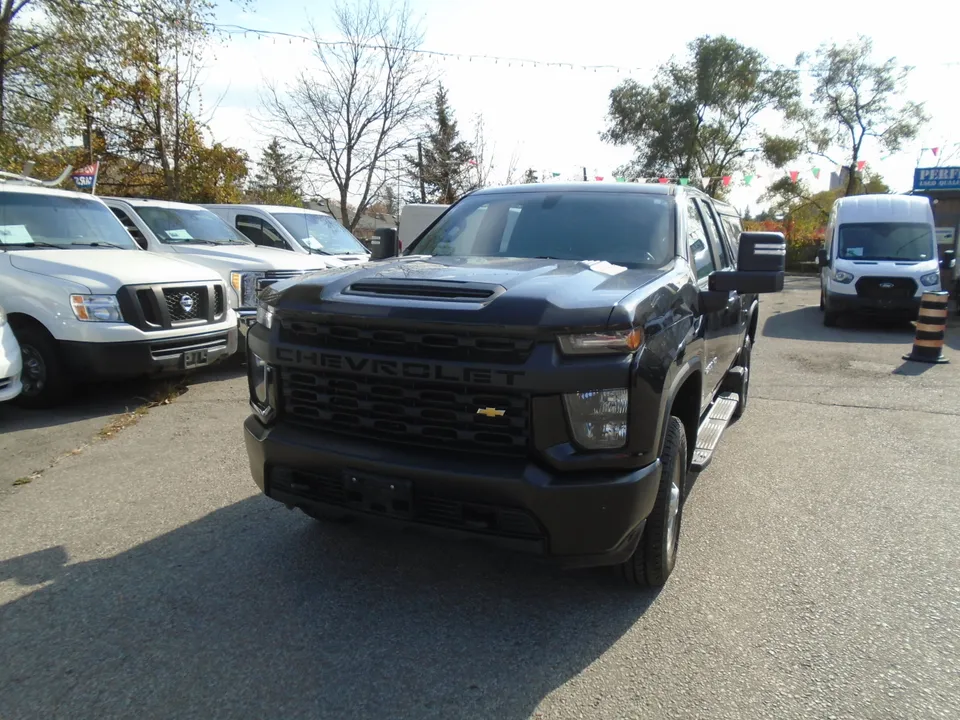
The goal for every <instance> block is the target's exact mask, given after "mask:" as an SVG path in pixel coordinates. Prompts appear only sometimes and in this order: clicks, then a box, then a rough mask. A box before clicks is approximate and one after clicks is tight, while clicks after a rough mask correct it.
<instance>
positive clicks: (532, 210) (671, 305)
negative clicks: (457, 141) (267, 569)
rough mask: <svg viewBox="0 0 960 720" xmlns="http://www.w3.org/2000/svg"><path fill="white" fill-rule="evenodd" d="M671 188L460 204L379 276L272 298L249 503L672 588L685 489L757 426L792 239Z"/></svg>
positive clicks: (694, 193) (376, 272)
mask: <svg viewBox="0 0 960 720" xmlns="http://www.w3.org/2000/svg"><path fill="white" fill-rule="evenodd" d="M730 215H733V216H735V211H734V210H733V209H732V208H731V207H729V206H724V205H723V204H722V203H717V202H715V201H713V200H712V199H711V198H709V197H708V196H707V195H705V194H703V193H702V192H700V191H698V190H694V189H692V188H687V187H669V186H660V185H656V186H655V185H612V184H611V185H603V184H599V183H598V184H596V185H586V184H571V185H560V184H550V185H533V184H531V185H522V186H515V187H502V188H490V189H484V190H480V191H477V192H474V193H471V194H469V195H467V196H466V197H465V198H463V199H461V200H460V201H458V202H457V203H456V204H455V205H453V206H451V207H450V208H449V209H448V210H447V211H446V212H445V213H444V214H443V216H442V217H440V218H439V219H438V220H436V221H435V222H434V223H433V224H432V225H430V226H429V227H428V229H426V231H425V232H422V233H421V234H420V235H419V236H418V237H416V238H415V239H414V241H413V242H412V243H411V244H410V245H409V246H407V247H405V248H404V250H403V253H402V255H400V256H399V257H395V258H392V259H387V260H383V261H381V262H378V263H375V264H374V265H372V266H369V267H362V268H338V269H330V270H326V271H323V272H320V273H317V274H314V275H312V276H310V277H308V278H303V279H301V280H300V281H288V282H283V283H278V284H276V285H274V286H272V287H270V288H267V289H266V290H265V291H264V292H263V293H262V294H261V296H260V307H259V314H258V316H257V322H256V324H255V325H254V326H253V328H251V331H250V335H249V348H248V364H249V370H250V373H249V390H250V402H251V409H252V414H251V415H250V417H249V418H248V419H247V420H246V422H245V424H244V428H245V430H244V436H245V441H246V446H247V452H248V455H249V458H250V465H251V470H252V474H253V477H254V480H255V482H256V483H257V485H258V486H259V487H260V488H261V490H262V491H263V492H264V493H265V494H266V495H267V496H268V497H270V498H273V499H275V500H277V501H278V502H281V503H284V504H285V505H287V506H288V507H297V508H300V509H302V510H303V511H304V512H306V513H307V514H309V515H311V516H312V517H316V518H318V519H323V520H329V519H340V518H343V517H350V516H354V515H360V516H364V517H367V518H379V519H382V520H384V521H387V522H394V523H399V524H413V525H417V526H418V527H421V528H424V529H427V530H431V531H437V532H446V533H449V534H454V535H459V536H466V537H473V538H480V539H484V540H488V541H490V542H494V543H497V544H500V545H503V546H506V547H510V548H513V549H517V550H524V551H529V552H533V553H537V554H540V555H543V556H546V557H550V558H553V559H555V560H557V561H558V562H560V563H562V564H564V565H567V566H573V567H584V566H593V565H610V566H615V567H616V568H618V569H619V571H620V573H621V575H622V576H623V577H624V578H625V579H626V580H627V581H628V582H630V583H632V584H635V585H652V586H659V585H662V584H663V583H664V582H666V579H667V577H668V576H669V575H670V573H671V572H672V571H673V568H674V565H675V562H676V557H677V547H678V543H679V538H680V534H679V533H680V520H681V517H682V506H683V503H682V498H683V497H684V487H685V482H686V477H687V473H688V471H689V470H691V469H692V470H701V469H703V468H705V467H706V466H707V465H708V463H709V462H710V460H711V458H712V457H713V454H714V452H715V450H716V448H717V446H718V444H719V442H720V439H721V437H722V435H723V432H724V430H725V428H726V427H727V425H728V423H729V422H731V421H732V420H734V419H735V418H737V417H739V416H740V414H741V413H742V412H743V411H744V410H745V408H746V405H747V397H748V391H749V380H750V368H751V362H752V360H751V350H752V348H753V344H754V342H755V341H756V339H757V332H756V330H757V318H758V312H759V298H758V296H759V294H761V293H767V292H777V291H779V290H781V289H782V287H783V269H784V260H785V254H786V246H785V242H784V239H783V236H782V235H780V234H778V233H739V235H738V236H737V237H733V234H734V232H735V231H736V229H737V228H738V227H739V219H738V218H737V219H736V222H734V221H732V220H731V218H730Z"/></svg>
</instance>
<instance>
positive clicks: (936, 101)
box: [204, 0, 960, 211]
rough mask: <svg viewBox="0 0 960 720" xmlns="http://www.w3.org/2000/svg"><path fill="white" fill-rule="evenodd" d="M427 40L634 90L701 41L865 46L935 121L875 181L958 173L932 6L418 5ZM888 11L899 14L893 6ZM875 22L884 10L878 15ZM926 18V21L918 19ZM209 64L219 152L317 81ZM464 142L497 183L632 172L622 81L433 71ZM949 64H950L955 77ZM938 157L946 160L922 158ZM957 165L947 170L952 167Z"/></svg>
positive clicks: (304, 25) (277, 50) (267, 26)
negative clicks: (486, 153)
mask: <svg viewBox="0 0 960 720" xmlns="http://www.w3.org/2000/svg"><path fill="white" fill-rule="evenodd" d="M412 7H413V8H414V12H415V14H416V15H417V16H418V17H420V18H421V20H422V23H423V28H424V31H425V36H426V39H425V42H424V48H425V49H430V50H437V51H443V52H449V53H462V54H463V55H470V54H475V55H488V56H501V57H522V58H529V59H531V60H536V61H541V62H561V63H570V64H573V65H574V66H577V65H581V66H582V65H601V64H605V65H615V66H620V67H624V68H639V69H636V70H633V71H632V72H630V73H629V75H630V76H632V77H634V78H635V79H637V80H638V81H640V82H647V81H649V80H650V78H651V76H652V73H653V70H654V69H655V68H656V67H657V66H658V65H659V64H661V63H662V62H664V61H666V60H667V59H669V58H670V56H671V55H677V56H679V55H683V54H684V52H685V45H686V43H688V42H689V41H690V40H692V39H694V38H695V37H697V36H699V35H702V34H712V35H719V34H727V35H730V36H732V37H734V38H736V39H737V40H739V41H740V42H742V43H744V44H747V45H750V46H752V47H755V48H757V49H758V50H760V51H761V52H763V53H764V54H766V55H767V57H769V58H770V59H771V61H772V62H774V63H784V64H792V63H793V60H794V58H795V57H796V55H797V54H798V53H799V52H805V51H812V50H814V49H815V48H816V47H817V46H818V45H819V44H820V43H822V42H829V41H838V42H840V41H846V40H848V39H852V38H853V37H855V35H856V34H857V33H858V32H859V33H863V34H865V35H868V36H870V37H872V38H873V40H874V45H875V49H876V51H877V55H878V57H883V58H886V57H889V56H896V57H897V59H898V60H899V61H900V62H901V63H903V64H906V65H912V66H915V68H916V69H915V70H914V73H913V75H912V77H911V81H910V86H909V91H908V96H909V97H910V99H913V100H916V101H920V102H924V103H926V107H927V112H928V114H930V115H931V117H932V120H931V122H930V123H929V125H928V126H927V127H926V129H925V130H924V131H923V132H922V134H921V137H920V138H919V139H918V141H917V142H916V143H914V144H912V145H911V146H910V147H909V148H908V149H907V150H906V151H905V152H903V153H900V154H898V155H896V156H893V157H890V158H887V159H886V160H882V159H881V156H882V155H883V153H881V152H879V151H878V150H877V149H876V148H869V149H867V150H866V152H865V155H864V157H863V159H865V160H866V161H867V162H868V164H869V166H870V168H872V169H874V170H875V171H878V172H879V173H880V174H881V175H882V176H883V177H884V179H885V180H886V181H887V182H888V183H889V184H890V185H891V186H892V187H893V188H894V189H896V190H908V189H909V188H910V186H911V183H912V179H913V169H914V167H916V166H917V164H918V162H919V164H921V165H923V166H927V165H934V164H936V163H937V162H938V160H939V161H940V162H941V164H944V162H945V161H946V164H956V165H960V51H958V49H957V47H958V46H957V45H956V42H955V41H954V39H953V36H954V23H953V22H951V21H950V20H949V18H954V19H956V17H957V16H958V15H960V11H958V10H957V9H956V7H955V4H954V3H951V2H928V3H924V4H923V5H922V6H919V7H918V12H915V13H914V12H910V13H897V14H896V17H894V16H893V15H892V14H890V13H886V12H882V11H880V10H879V9H877V10H868V9H867V6H864V5H863V4H862V3H838V2H824V1H823V0H814V1H813V2H808V3H805V4H803V5H790V4H787V5H780V6H776V7H779V11H776V12H775V11H774V9H773V8H774V7H775V6H771V4H770V3H769V2H763V3H761V2H756V1H755V0H739V1H738V0H734V1H733V2H728V3H717V2H702V1H701V0H690V1H688V2H685V3H683V4H682V5H677V4H671V3H662V4H661V3H637V2H629V3H628V2H624V1H622V0H621V1H619V2H614V1H612V0H591V2H588V3H576V4H574V3H566V4H565V3H558V2H556V0H554V1H553V2H547V1H546V0H484V2H482V3H465V2H450V0H446V1H441V0H412ZM890 7H894V6H890ZM328 8H329V5H328V3H326V2H325V3H306V2H304V0H252V4H251V5H250V7H249V8H248V9H247V10H245V11H242V12H241V11H238V10H237V9H235V8H233V7H225V8H222V9H221V10H220V12H219V13H218V18H217V21H218V22H221V23H224V24H227V23H236V24H239V25H244V26H247V27H252V28H259V29H264V30H274V31H283V32H290V33H301V34H308V28H309V24H310V22H311V21H312V22H313V23H315V25H316V27H317V28H318V30H319V31H320V32H321V33H322V34H323V35H324V37H325V38H327V39H335V38H336V32H335V29H334V28H333V27H332V23H331V16H330V12H329V9H328ZM875 8H879V6H875ZM921 10H922V11H921ZM214 55H215V57H210V58H209V60H208V63H207V70H206V72H205V75H204V97H205V102H206V103H207V104H208V105H209V104H210V103H212V102H213V101H215V100H220V103H219V106H218V107H217V111H216V113H215V115H214V117H213V121H212V123H211V129H212V131H213V133H214V136H215V139H216V140H217V141H220V142H223V143H226V144H230V145H236V146H239V147H242V148H244V149H245V150H247V151H248V152H249V153H250V155H251V157H252V158H254V159H256V158H257V157H259V154H260V152H259V151H260V148H262V146H263V145H264V144H265V142H266V140H267V138H266V137H265V135H264V132H263V128H262V127H260V126H259V123H258V122H257V120H256V114H257V112H258V107H259V103H258V92H259V89H260V87H261V86H262V84H263V82H264V80H265V79H269V80H273V81H277V82H280V83H286V82H289V81H292V80H293V78H294V77H295V76H296V74H297V73H298V72H299V71H301V70H303V69H308V68H310V67H313V66H314V65H315V61H314V60H313V58H312V57H311V49H310V46H309V45H307V44H305V43H303V42H297V41H294V42H292V43H291V42H290V41H289V40H285V39H282V38H271V37H268V36H264V37H262V38H261V39H258V38H257V37H256V36H253V35H249V36H247V37H244V36H242V35H234V36H233V37H232V39H231V40H229V41H228V42H227V43H226V44H224V45H223V46H220V47H217V48H216V50H215V53H214ZM435 62H437V70H438V71H439V72H440V73H441V77H442V80H443V82H444V84H445V85H446V86H447V88H448V90H449V96H450V101H451V104H452V106H453V108H454V110H455V112H456V114H457V118H458V120H459V121H460V124H461V126H463V130H468V129H469V124H470V122H471V118H472V117H473V116H474V115H475V114H476V113H478V112H482V113H483V115H484V118H485V121H486V126H487V137H488V142H491V143H495V144H496V160H497V161H498V165H499V166H500V167H499V173H500V174H501V175H502V174H505V173H506V165H507V164H508V161H509V159H510V156H511V155H512V154H513V153H514V152H516V153H518V155H519V158H520V166H521V171H522V169H523V168H525V167H532V168H534V169H536V170H538V171H544V170H545V171H548V172H551V171H552V172H559V173H562V176H561V178H562V177H568V178H570V179H572V178H573V177H574V176H575V174H576V173H579V172H581V171H580V168H581V167H583V166H586V168H587V173H588V175H590V177H593V176H594V175H600V176H603V177H604V178H605V179H606V180H607V181H612V180H613V175H614V169H615V168H616V167H617V166H618V165H619V164H621V163H623V162H624V161H626V160H628V159H629V158H630V151H629V149H627V148H617V147H612V146H610V145H607V144H606V143H604V142H602V141H601V140H600V137H599V133H600V131H602V130H603V128H604V123H605V120H604V118H605V114H606V111H607V102H608V95H609V92H610V90H611V88H613V87H614V86H615V85H616V84H617V83H618V82H619V81H621V80H622V79H623V78H624V77H626V76H627V73H626V72H624V71H621V72H619V73H618V72H617V71H616V70H597V71H593V70H583V69H579V68H575V69H572V70H571V69H569V68H563V69H559V68H545V67H543V66H539V67H534V66H531V65H529V64H524V65H523V66H522V67H521V66H519V65H518V64H517V63H512V64H510V65H509V66H508V64H507V63H504V62H503V61H500V62H494V61H493V60H473V61H468V60H467V59H466V58H461V59H460V60H459V61H458V60H456V59H449V60H445V61H440V60H437V61H435ZM950 63H953V64H952V65H951V64H950ZM931 147H939V148H941V152H940V158H935V157H934V156H933V154H932V152H931V151H929V150H927V151H925V152H923V153H921V149H922V148H931ZM951 154H952V157H953V161H954V162H953V163H950V162H949V159H950V156H951ZM813 167H820V168H821V169H822V172H821V180H820V182H819V184H820V185H822V186H823V187H824V188H826V183H827V182H828V180H829V174H830V173H829V171H830V170H831V169H832V168H831V167H830V166H829V163H827V162H826V161H824V160H822V159H819V160H818V159H815V158H808V159H802V160H800V161H798V162H797V163H795V167H794V168H793V169H796V170H798V171H800V175H801V177H806V178H807V179H808V180H811V181H812V180H813V178H812V172H811V168H813ZM757 172H758V173H759V175H760V177H759V178H757V179H755V180H754V181H753V182H752V184H751V186H750V187H745V186H744V185H743V181H742V179H741V178H737V177H735V178H734V180H733V186H734V187H735V189H734V191H733V193H732V197H731V199H732V201H733V202H734V204H735V205H737V206H738V207H739V209H740V210H741V211H742V210H743V209H744V208H745V206H747V205H749V206H751V207H752V208H754V209H756V208H757V207H758V206H759V203H758V199H759V195H760V193H761V192H762V190H763V186H764V185H765V183H766V182H768V181H769V180H771V179H775V177H776V176H777V175H778V174H777V173H775V172H774V171H772V170H771V169H768V168H763V167H760V168H758V170H757Z"/></svg>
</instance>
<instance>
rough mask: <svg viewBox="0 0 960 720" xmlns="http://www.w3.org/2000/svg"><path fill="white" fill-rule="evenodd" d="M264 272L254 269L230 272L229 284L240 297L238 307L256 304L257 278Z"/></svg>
mask: <svg viewBox="0 0 960 720" xmlns="http://www.w3.org/2000/svg"><path fill="white" fill-rule="evenodd" d="M264 275H265V273H262V272H255V271H242V270H234V271H232V272H231V273H230V284H231V285H232V286H233V289H234V290H236V291H237V297H239V298H240V307H242V308H252V307H256V305H257V280H259V279H260V278H262V277H263V276H264Z"/></svg>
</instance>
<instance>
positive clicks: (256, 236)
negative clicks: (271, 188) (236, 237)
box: [236, 215, 287, 250]
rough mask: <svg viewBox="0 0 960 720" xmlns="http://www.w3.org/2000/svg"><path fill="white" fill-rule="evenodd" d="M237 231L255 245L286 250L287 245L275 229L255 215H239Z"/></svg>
mask: <svg viewBox="0 0 960 720" xmlns="http://www.w3.org/2000/svg"><path fill="white" fill-rule="evenodd" d="M236 227H237V230H239V231H240V232H242V233H243V234H244V235H246V236H247V237H248V238H250V241H251V242H252V243H254V244H255V245H261V246H264V247H273V248H279V249H280V250H286V249H287V244H286V243H285V242H284V241H283V237H281V235H280V233H278V232H277V231H276V230H275V229H274V227H273V226H272V225H271V224H270V223H268V222H266V221H264V220H261V219H260V218H258V217H254V216H253V215H237V222H236Z"/></svg>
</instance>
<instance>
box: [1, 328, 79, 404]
mask: <svg viewBox="0 0 960 720" xmlns="http://www.w3.org/2000/svg"><path fill="white" fill-rule="evenodd" d="M13 334H14V335H15V336H16V338H17V342H18V343H20V355H21V357H22V360H23V372H22V373H21V375H20V380H21V382H22V383H23V389H22V390H21V391H20V395H18V396H17V399H16V400H15V401H14V402H16V404H17V405H19V406H20V407H25V408H50V407H54V406H56V405H59V404H60V403H62V402H63V401H65V400H66V399H67V398H68V397H69V396H70V390H71V386H70V379H69V378H68V377H67V374H66V371H65V370H64V367H63V363H62V362H61V361H60V353H59V350H58V348H57V343H56V341H55V340H54V339H53V338H52V337H50V335H49V333H47V331H46V330H44V329H43V328H39V327H35V326H33V325H23V324H18V325H17V327H15V328H14V330H13Z"/></svg>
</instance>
